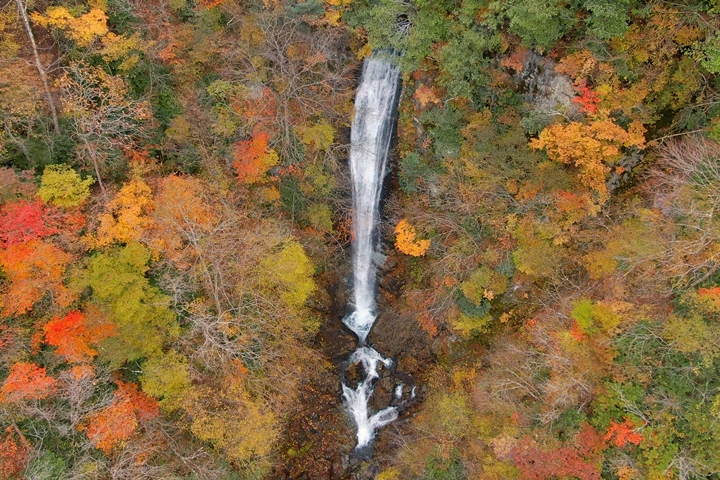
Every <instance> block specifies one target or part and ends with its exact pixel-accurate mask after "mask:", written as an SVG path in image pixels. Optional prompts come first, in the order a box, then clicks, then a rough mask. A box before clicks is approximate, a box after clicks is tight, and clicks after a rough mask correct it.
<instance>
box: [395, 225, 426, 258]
mask: <svg viewBox="0 0 720 480" xmlns="http://www.w3.org/2000/svg"><path fill="white" fill-rule="evenodd" d="M395 235H396V237H395V248H397V249H398V250H400V251H401V252H402V253H404V254H406V255H412V256H413V257H421V256H423V255H425V252H427V250H428V248H430V240H416V237H417V233H416V232H415V227H413V226H412V225H410V224H409V223H408V221H407V220H405V219H404V218H403V219H402V220H400V222H398V224H397V226H396V227H395Z"/></svg>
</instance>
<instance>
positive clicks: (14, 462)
mask: <svg viewBox="0 0 720 480" xmlns="http://www.w3.org/2000/svg"><path fill="white" fill-rule="evenodd" d="M5 433H6V435H5V436H4V437H3V438H2V440H0V478H7V479H10V478H19V477H16V475H18V474H19V473H20V472H21V471H22V470H23V468H25V463H26V462H27V456H28V453H30V445H29V443H28V442H27V440H25V439H24V438H22V437H20V438H16V433H15V431H14V430H13V429H12V427H7V428H6V429H5Z"/></svg>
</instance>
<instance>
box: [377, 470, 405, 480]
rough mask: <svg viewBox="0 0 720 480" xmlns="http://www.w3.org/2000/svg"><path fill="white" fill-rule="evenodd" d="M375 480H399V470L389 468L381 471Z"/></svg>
mask: <svg viewBox="0 0 720 480" xmlns="http://www.w3.org/2000/svg"><path fill="white" fill-rule="evenodd" d="M377 480H400V470H398V469H397V468H395V467H390V468H388V469H387V470H383V471H382V472H381V473H380V474H379V475H378V476H377Z"/></svg>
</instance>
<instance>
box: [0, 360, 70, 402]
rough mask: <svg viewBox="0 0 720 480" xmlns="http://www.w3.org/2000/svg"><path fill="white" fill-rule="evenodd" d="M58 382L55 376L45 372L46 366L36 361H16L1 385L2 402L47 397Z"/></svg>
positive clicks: (0, 399) (0, 396)
mask: <svg viewBox="0 0 720 480" xmlns="http://www.w3.org/2000/svg"><path fill="white" fill-rule="evenodd" d="M56 383H57V381H56V380H55V379H54V378H52V377H50V376H48V375H47V373H45V368H43V367H39V366H38V365H36V364H34V363H28V362H19V363H16V364H14V365H13V366H12V367H11V368H10V374H9V375H8V376H7V378H6V379H5V381H4V382H3V384H2V387H0V402H5V403H16V402H18V401H20V400H40V399H43V398H46V397H47V396H48V395H50V394H51V393H52V391H53V389H54V387H55V384H56Z"/></svg>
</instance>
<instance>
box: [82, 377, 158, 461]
mask: <svg viewBox="0 0 720 480" xmlns="http://www.w3.org/2000/svg"><path fill="white" fill-rule="evenodd" d="M117 385H118V389H117V390H116V391H115V394H114V397H115V398H114V400H113V403H111V404H110V405H109V406H107V407H106V408H104V409H103V410H101V411H99V412H97V413H95V414H93V415H91V416H90V418H89V419H88V424H87V426H85V427H83V429H84V430H85V434H86V435H87V437H88V438H89V439H90V441H91V442H92V444H93V445H94V446H95V448H97V449H100V450H102V451H103V453H105V454H108V453H110V452H111V451H112V449H113V448H115V446H116V445H118V444H119V443H120V442H122V441H124V440H127V439H128V438H130V436H131V435H132V434H133V432H134V431H135V430H136V429H137V427H138V425H139V421H140V420H151V419H153V418H155V417H157V416H158V414H159V410H158V404H157V402H156V401H155V400H153V399H151V398H149V397H148V396H147V395H145V394H144V393H142V392H140V391H138V389H137V386H136V385H134V384H132V383H125V382H117Z"/></svg>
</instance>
